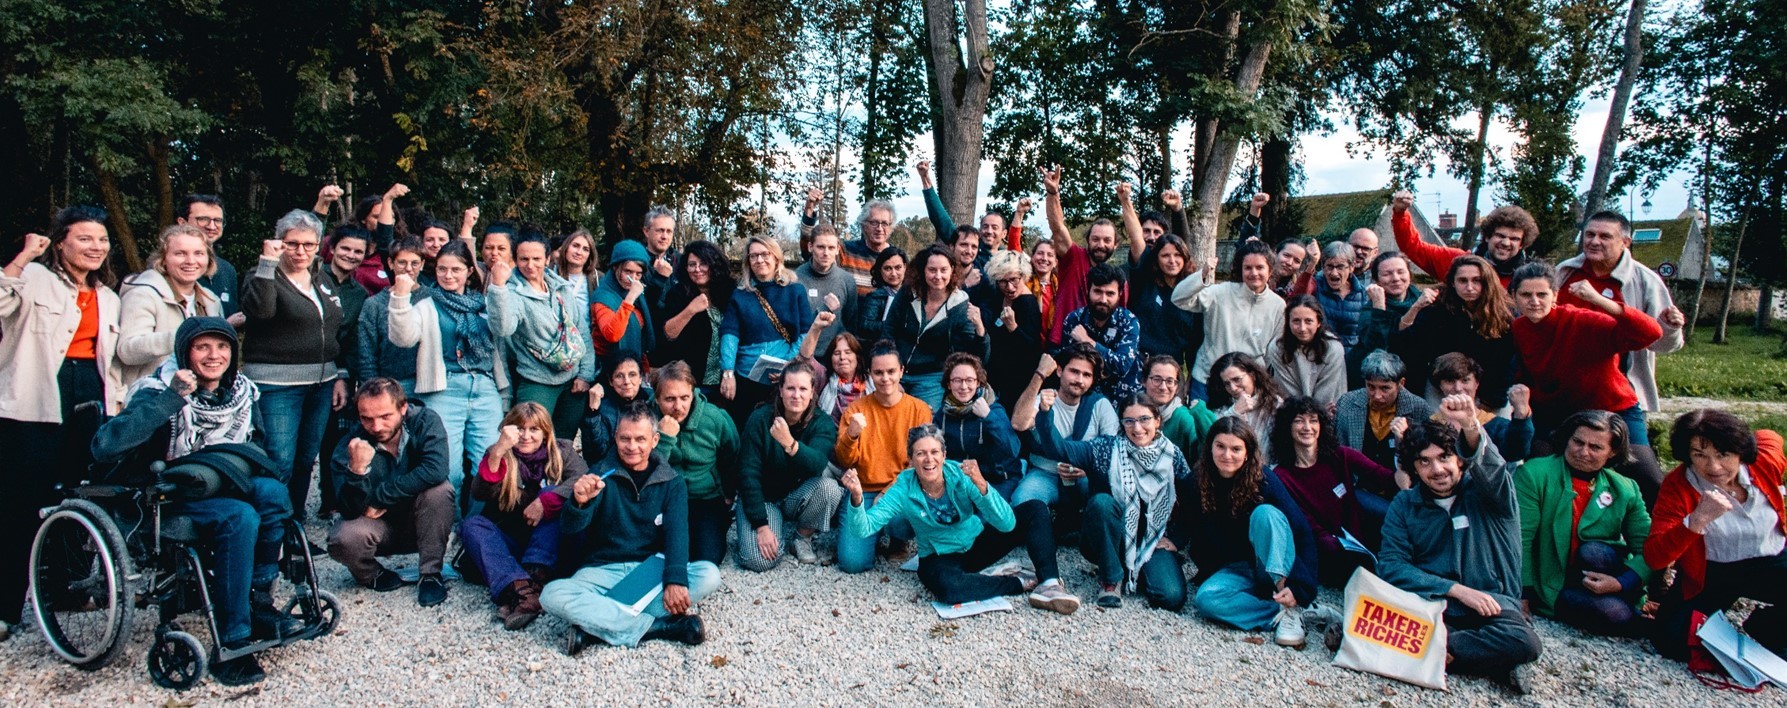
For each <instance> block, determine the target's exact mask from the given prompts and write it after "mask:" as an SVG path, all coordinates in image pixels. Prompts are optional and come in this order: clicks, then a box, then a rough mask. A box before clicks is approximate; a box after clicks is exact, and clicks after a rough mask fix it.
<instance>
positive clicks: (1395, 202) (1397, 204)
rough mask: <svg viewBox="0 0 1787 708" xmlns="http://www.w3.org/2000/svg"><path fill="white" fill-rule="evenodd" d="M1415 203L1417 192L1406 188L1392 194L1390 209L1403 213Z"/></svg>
mask: <svg viewBox="0 0 1787 708" xmlns="http://www.w3.org/2000/svg"><path fill="white" fill-rule="evenodd" d="M1414 205H1415V194H1414V193H1413V192H1410V191H1408V190H1406V189H1404V190H1402V191H1400V192H1397V193H1395V194H1392V195H1390V211H1392V212H1394V213H1397V214H1401V213H1402V212H1405V211H1408V210H1409V207H1412V206H1414Z"/></svg>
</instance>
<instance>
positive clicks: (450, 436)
mask: <svg viewBox="0 0 1787 708" xmlns="http://www.w3.org/2000/svg"><path fill="white" fill-rule="evenodd" d="M420 398H421V400H422V405H425V406H428V408H429V409H430V410H433V411H434V412H435V413H437V414H439V415H440V417H441V423H442V424H444V425H446V427H447V484H448V486H451V487H452V488H453V494H454V496H455V498H456V499H457V504H456V506H455V508H456V509H458V511H459V516H460V518H467V517H469V516H472V515H475V514H477V513H478V511H479V510H480V509H481V508H482V507H483V506H484V505H483V504H482V503H480V502H476V501H472V499H471V495H469V494H465V493H464V491H465V490H464V489H463V486H462V485H463V484H464V482H465V458H467V457H470V458H472V459H473V460H477V459H481V458H483V457H484V451H485V450H486V449H489V448H490V446H491V445H492V444H494V443H496V438H497V433H498V431H499V430H500V429H501V428H502V422H503V397H502V394H499V393H497V392H496V379H493V378H491V377H490V376H488V375H486V374H467V373H449V374H447V387H446V388H445V389H442V390H440V391H436V392H434V393H424V394H422V395H421V397H420Z"/></svg>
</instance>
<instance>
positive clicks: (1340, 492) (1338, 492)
mask: <svg viewBox="0 0 1787 708" xmlns="http://www.w3.org/2000/svg"><path fill="white" fill-rule="evenodd" d="M1334 496H1337V497H1345V496H1346V483H1344V482H1343V483H1341V484H1336V485H1334Z"/></svg>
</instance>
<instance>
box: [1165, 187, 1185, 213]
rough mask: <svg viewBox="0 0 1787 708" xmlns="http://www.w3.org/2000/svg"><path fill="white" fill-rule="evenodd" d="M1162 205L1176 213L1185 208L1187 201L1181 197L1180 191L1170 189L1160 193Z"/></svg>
mask: <svg viewBox="0 0 1787 708" xmlns="http://www.w3.org/2000/svg"><path fill="white" fill-rule="evenodd" d="M1160 203H1161V205H1163V206H1165V207H1166V208H1168V209H1172V210H1175V211H1176V210H1178V209H1179V208H1180V207H1183V206H1185V199H1184V198H1183V197H1180V196H1179V190H1177V189H1169V190H1167V191H1164V192H1161V193H1160Z"/></svg>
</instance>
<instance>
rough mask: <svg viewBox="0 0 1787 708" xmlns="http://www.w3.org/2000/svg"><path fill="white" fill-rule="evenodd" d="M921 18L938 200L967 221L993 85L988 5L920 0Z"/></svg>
mask: <svg viewBox="0 0 1787 708" xmlns="http://www.w3.org/2000/svg"><path fill="white" fill-rule="evenodd" d="M958 1H959V2H960V13H959V14H958V11H957V3H958ZM924 17H925V49H926V51H925V61H926V67H927V68H928V69H929V73H928V75H929V78H930V87H931V91H930V96H931V135H932V139H933V140H934V141H935V143H936V149H937V154H936V160H934V163H935V165H936V170H937V196H938V197H939V198H940V199H942V200H943V207H944V208H945V209H947V210H948V211H949V213H950V214H953V215H956V216H957V217H958V218H963V219H966V218H969V216H971V215H972V214H974V202H975V197H976V195H977V193H978V192H979V191H980V190H979V187H980V184H979V182H980V157H981V138H982V134H983V132H984V131H985V122H986V115H987V95H988V90H989V88H990V86H991V84H992V81H993V57H992V54H991V53H989V52H988V51H987V4H986V0H924Z"/></svg>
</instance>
